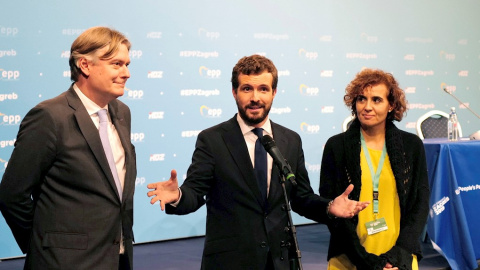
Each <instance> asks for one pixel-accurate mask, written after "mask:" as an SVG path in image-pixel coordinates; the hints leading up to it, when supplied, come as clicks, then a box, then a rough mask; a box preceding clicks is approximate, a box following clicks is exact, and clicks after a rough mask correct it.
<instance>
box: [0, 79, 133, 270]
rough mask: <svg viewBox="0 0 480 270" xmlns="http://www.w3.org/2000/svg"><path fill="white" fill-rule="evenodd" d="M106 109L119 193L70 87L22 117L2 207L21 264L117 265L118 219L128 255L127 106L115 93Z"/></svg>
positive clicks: (1, 188)
mask: <svg viewBox="0 0 480 270" xmlns="http://www.w3.org/2000/svg"><path fill="white" fill-rule="evenodd" d="M109 112H110V114H111V118H112V122H113V124H114V125H115V128H116V129H117V131H118V135H119V136H120V139H121V142H122V145H123V148H124V150H125V164H126V176H125V185H124V190H123V199H122V201H120V199H119V196H118V193H117V190H116V186H115V182H114V179H113V176H112V173H111V171H110V168H109V166H108V161H107V158H106V156H105V153H104V151H103V147H102V143H101V140H100V136H99V133H98V129H97V128H96V127H95V125H94V123H93V122H92V120H91V118H90V116H89V115H88V113H87V110H86V109H85V107H84V106H83V104H82V102H81V101H80V98H79V97H78V96H77V94H76V93H75V91H74V90H73V88H72V87H70V89H69V90H68V91H66V92H64V93H62V94H61V95H59V96H57V97H55V98H53V99H50V100H47V101H44V102H42V103H40V104H38V105H37V106H36V107H34V108H33V109H32V110H30V112H28V114H27V115H26V116H25V118H24V119H23V121H22V123H21V125H20V130H19V132H18V136H17V141H16V143H15V149H14V151H13V153H12V156H11V158H10V160H9V163H8V166H7V168H6V170H5V173H4V175H3V179H2V182H1V184H0V209H1V211H2V214H3V216H4V217H5V220H6V221H7V223H8V225H9V226H10V228H11V230H12V232H13V234H14V236H15V239H16V241H17V243H18V245H19V247H20V249H21V250H22V251H23V252H24V253H27V257H26V261H25V269H47V268H48V269H118V263H119V241H120V235H121V231H122V227H123V237H124V239H125V249H126V250H125V253H126V254H127V255H128V257H129V258H132V256H133V251H132V241H133V232H132V226H133V192H134V188H135V176H136V164H135V149H134V146H133V145H132V144H131V142H130V110H129V108H128V107H127V106H126V105H125V104H123V103H122V102H120V101H118V100H113V101H112V102H110V103H109ZM130 266H133V264H132V261H131V260H130Z"/></svg>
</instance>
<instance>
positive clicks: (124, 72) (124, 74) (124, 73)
mask: <svg viewBox="0 0 480 270" xmlns="http://www.w3.org/2000/svg"><path fill="white" fill-rule="evenodd" d="M120 74H121V76H122V78H126V79H128V78H130V70H129V69H128V66H126V65H125V66H123V68H122V72H121V73H120Z"/></svg>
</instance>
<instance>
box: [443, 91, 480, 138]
mask: <svg viewBox="0 0 480 270" xmlns="http://www.w3.org/2000/svg"><path fill="white" fill-rule="evenodd" d="M443 91H445V92H446V93H447V94H449V95H450V96H452V97H453V98H455V99H456V100H457V101H458V102H459V103H460V105H463V106H464V107H465V108H467V109H468V110H469V111H470V112H472V113H473V114H474V115H475V116H476V117H477V118H478V119H480V116H479V115H478V114H476V113H475V112H474V111H473V110H472V109H470V106H467V105H465V104H464V103H463V102H462V101H461V100H460V99H458V98H457V97H456V96H455V95H454V94H452V93H451V92H450V91H448V90H447V88H446V87H443ZM469 138H470V140H480V130H478V131H476V132H474V133H472V134H471V135H470V136H469Z"/></svg>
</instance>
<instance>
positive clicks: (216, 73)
mask: <svg viewBox="0 0 480 270" xmlns="http://www.w3.org/2000/svg"><path fill="white" fill-rule="evenodd" d="M198 73H199V74H200V76H202V77H207V78H212V79H218V78H220V75H222V71H221V70H219V69H209V68H207V67H206V66H201V67H200V68H199V69H198Z"/></svg>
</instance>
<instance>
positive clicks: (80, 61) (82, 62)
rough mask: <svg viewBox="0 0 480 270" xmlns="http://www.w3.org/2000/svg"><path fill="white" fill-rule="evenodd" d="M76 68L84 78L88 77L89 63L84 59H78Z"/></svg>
mask: <svg viewBox="0 0 480 270" xmlns="http://www.w3.org/2000/svg"><path fill="white" fill-rule="evenodd" d="M77 63H78V68H79V69H80V70H81V71H82V73H83V74H85V76H87V77H88V76H90V63H89V62H88V60H87V59H86V58H80V59H78V62H77Z"/></svg>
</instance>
